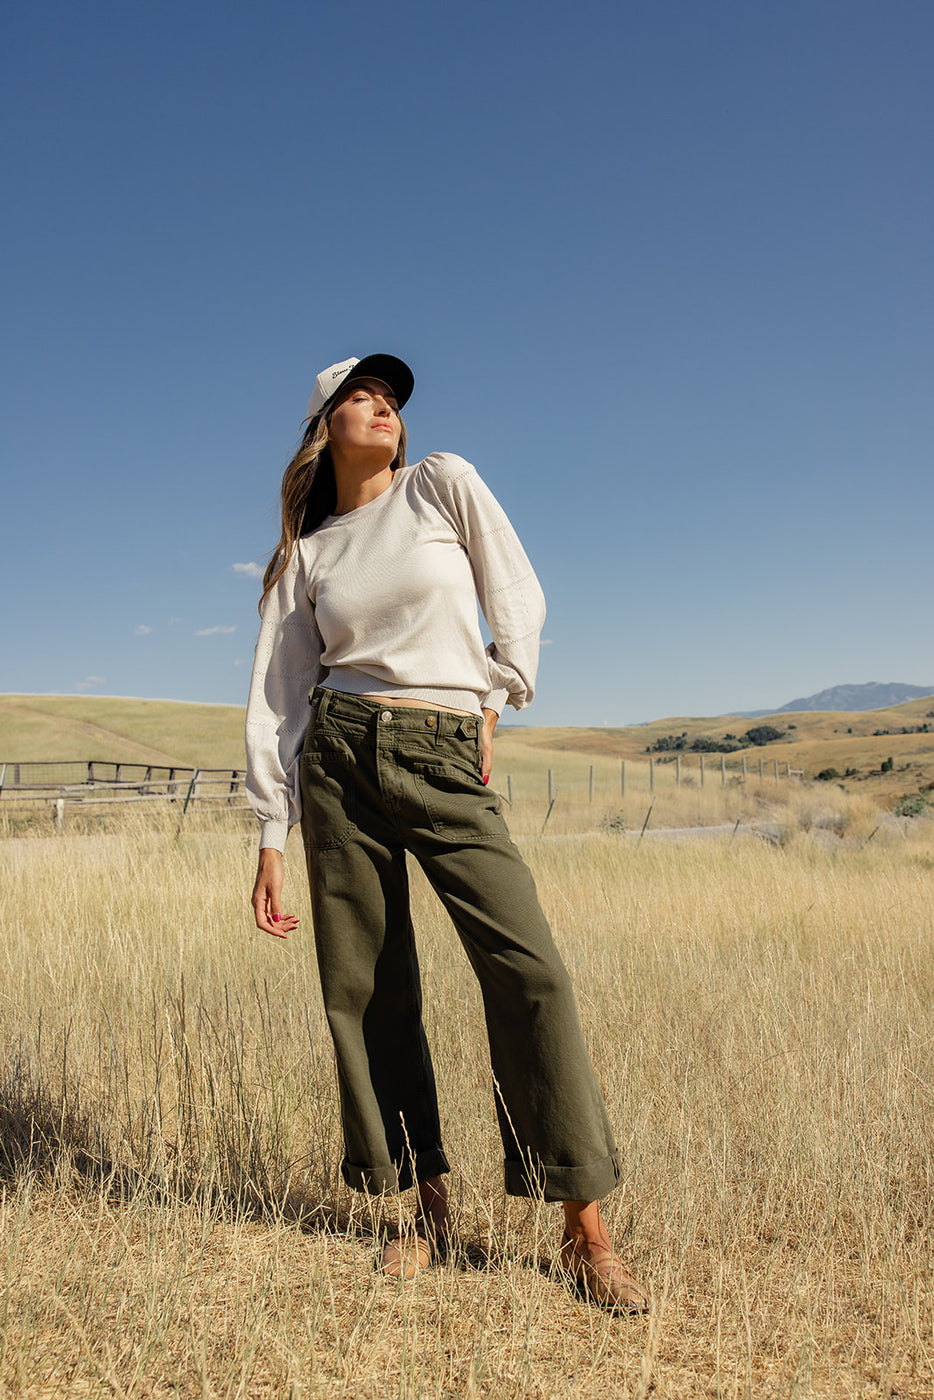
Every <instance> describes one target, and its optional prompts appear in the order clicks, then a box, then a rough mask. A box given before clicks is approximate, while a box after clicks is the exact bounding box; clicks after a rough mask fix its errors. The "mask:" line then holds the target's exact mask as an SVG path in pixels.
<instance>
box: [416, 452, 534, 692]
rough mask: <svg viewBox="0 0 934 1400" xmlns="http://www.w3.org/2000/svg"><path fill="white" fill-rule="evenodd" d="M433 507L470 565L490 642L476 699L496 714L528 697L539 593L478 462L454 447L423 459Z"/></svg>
mask: <svg viewBox="0 0 934 1400" xmlns="http://www.w3.org/2000/svg"><path fill="white" fill-rule="evenodd" d="M428 464H431V468H432V470H431V477H432V480H433V485H434V489H435V492H436V503H437V505H438V508H439V509H440V510H442V512H443V513H444V514H445V515H446V516H447V518H448V519H449V521H450V523H451V525H452V526H453V527H454V529H455V530H456V532H457V535H458V538H459V539H460V541H461V543H462V545H463V546H464V549H465V550H466V552H467V557H468V559H469V560H470V567H471V569H472V571H473V576H474V582H475V584H476V588H477V597H478V598H479V600H480V607H481V609H482V611H483V616H484V617H485V618H486V620H487V624H488V625H489V628H490V633H491V635H492V637H493V640H492V642H491V643H490V645H489V646H488V647H487V649H486V654H487V664H488V667H489V676H490V688H489V692H488V694H487V695H485V696H482V697H481V700H480V704H481V707H482V708H484V709H492V710H496V712H497V714H499V713H501V712H502V710H503V707H504V705H506V704H509V705H512V707H513V708H514V709H516V710H523V709H525V707H526V706H527V705H530V704H531V702H532V697H533V695H534V693H535V676H536V673H537V671H538V653H539V637H540V634H541V630H542V625H543V623H544V621H545V597H544V594H543V593H542V590H541V585H540V584H539V582H538V579H537V578H536V577H535V572H534V570H533V568H532V565H531V564H530V563H529V559H528V556H527V555H526V553H525V550H524V549H523V548H522V545H521V544H520V542H519V537H518V536H517V534H516V532H515V530H514V529H513V527H512V525H511V524H510V521H509V518H508V516H507V515H506V512H505V511H504V510H503V508H502V506H501V505H500V504H499V502H498V501H497V499H496V497H495V496H494V495H493V493H492V491H491V490H490V488H489V487H488V486H487V485H486V483H485V482H483V481H482V480H481V478H480V477H479V476H478V474H477V471H476V469H475V468H474V467H473V466H472V465H471V464H470V462H467V461H465V460H464V458H463V457H457V456H455V455H454V454H453V453H449V452H438V453H435V454H434V455H433V456H432V457H429V458H426V465H428Z"/></svg>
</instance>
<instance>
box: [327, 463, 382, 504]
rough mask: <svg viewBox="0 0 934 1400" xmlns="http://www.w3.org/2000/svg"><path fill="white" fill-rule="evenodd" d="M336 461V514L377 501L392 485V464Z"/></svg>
mask: <svg viewBox="0 0 934 1400" xmlns="http://www.w3.org/2000/svg"><path fill="white" fill-rule="evenodd" d="M332 460H333V461H334V484H335V486H336V487H337V503H336V505H335V507H334V514H335V515H347V514H348V512H349V511H352V510H357V509H358V508H359V507H360V506H365V505H368V504H369V503H370V501H375V500H376V498H377V496H381V495H382V494H383V492H384V491H388V490H389V488H390V486H391V485H392V464H391V463H387V464H386V465H383V466H379V465H375V464H372V463H369V462H360V461H359V460H358V461H356V462H347V461H338V460H336V459H334V458H333V454H332Z"/></svg>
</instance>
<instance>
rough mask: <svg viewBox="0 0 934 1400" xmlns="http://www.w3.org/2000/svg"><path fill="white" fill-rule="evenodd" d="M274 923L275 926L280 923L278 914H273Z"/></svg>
mask: <svg viewBox="0 0 934 1400" xmlns="http://www.w3.org/2000/svg"><path fill="white" fill-rule="evenodd" d="M272 921H273V923H274V924H277V923H278V922H279V915H278V914H273V916H272Z"/></svg>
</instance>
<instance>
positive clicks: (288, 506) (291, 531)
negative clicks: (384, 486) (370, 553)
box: [259, 404, 406, 615]
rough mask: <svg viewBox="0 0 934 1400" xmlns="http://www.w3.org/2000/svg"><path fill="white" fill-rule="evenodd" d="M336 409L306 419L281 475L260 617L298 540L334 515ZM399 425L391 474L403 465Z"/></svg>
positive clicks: (402, 448) (403, 454) (403, 433)
mask: <svg viewBox="0 0 934 1400" xmlns="http://www.w3.org/2000/svg"><path fill="white" fill-rule="evenodd" d="M335 407H336V405H335V404H331V405H329V406H328V407H327V408H325V410H324V411H323V412H321V413H316V414H315V416H314V418H310V419H309V420H308V426H307V428H306V429H305V432H304V435H303V437H302V440H301V443H300V444H299V447H298V451H297V452H296V453H295V455H294V456H293V458H292V460H291V461H290V462H289V465H288V466H287V467H286V469H285V472H284V474H283V477H282V534H281V535H280V537H279V543H278V544H277V545H276V547H275V549H274V550H273V552H272V557H271V558H270V560H269V563H268V564H267V565H266V572H265V573H264V574H263V593H262V597H261V598H260V600H259V611H260V614H261V615H262V611H263V604H264V603H265V601H266V598H267V596H268V595H269V594H270V593H271V592H272V590H273V589H274V588H275V586H276V584H277V583H278V582H279V580H280V578H281V577H282V575H283V574H284V573H285V571H286V569H287V568H288V566H289V560H290V559H291V558H292V551H293V550H294V549H295V546H296V544H297V543H298V540H299V538H300V537H301V536H302V535H307V534H310V533H311V531H312V530H314V529H316V528H317V527H318V526H319V525H320V524H321V522H322V520H324V519H325V518H326V517H327V516H328V515H332V514H333V512H334V507H335V506H336V505H337V483H336V482H335V480H334V463H333V462H332V461H331V449H330V448H329V447H328V429H329V425H330V421H331V414H332V413H333V411H334V408H335ZM399 424H400V426H401V429H402V431H401V433H400V434H399V450H398V451H397V453H396V455H395V459H394V460H393V463H392V470H393V471H397V470H398V469H399V467H404V466H405V447H406V435H405V424H404V423H403V422H402V419H401V418H400V419H399Z"/></svg>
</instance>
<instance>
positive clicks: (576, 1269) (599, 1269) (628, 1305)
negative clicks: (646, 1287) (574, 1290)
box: [560, 1234, 649, 1313]
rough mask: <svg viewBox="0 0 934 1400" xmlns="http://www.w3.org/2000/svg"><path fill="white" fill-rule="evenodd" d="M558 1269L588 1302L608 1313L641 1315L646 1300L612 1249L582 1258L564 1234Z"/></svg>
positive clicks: (568, 1237) (647, 1301)
mask: <svg viewBox="0 0 934 1400" xmlns="http://www.w3.org/2000/svg"><path fill="white" fill-rule="evenodd" d="M560 1259H561V1267H562V1269H563V1270H564V1271H565V1273H566V1274H569V1275H570V1277H571V1278H572V1279H573V1280H574V1282H575V1283H576V1284H577V1286H578V1288H579V1289H580V1291H581V1292H582V1293H585V1294H586V1295H587V1297H588V1298H589V1299H590V1300H591V1302H594V1303H598V1304H599V1305H600V1307H601V1308H607V1309H609V1310H610V1311H611V1312H626V1313H644V1312H648V1310H649V1300H648V1298H647V1297H646V1295H645V1294H644V1293H643V1291H642V1289H641V1288H640V1287H639V1285H638V1284H637V1283H636V1281H635V1279H634V1278H633V1276H632V1274H631V1273H630V1272H629V1270H628V1269H627V1268H626V1265H625V1264H624V1263H623V1261H622V1259H620V1258H619V1256H618V1255H616V1254H614V1253H613V1251H612V1249H606V1250H602V1251H601V1252H600V1253H599V1254H598V1255H597V1256H596V1258H595V1259H585V1258H584V1257H583V1256H582V1255H580V1254H578V1252H577V1250H576V1249H575V1248H574V1241H573V1240H572V1239H571V1237H570V1235H568V1234H565V1235H564V1238H563V1239H562V1241H561V1255H560Z"/></svg>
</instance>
